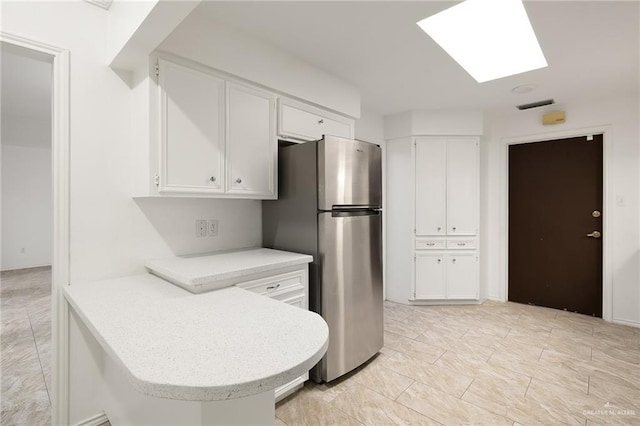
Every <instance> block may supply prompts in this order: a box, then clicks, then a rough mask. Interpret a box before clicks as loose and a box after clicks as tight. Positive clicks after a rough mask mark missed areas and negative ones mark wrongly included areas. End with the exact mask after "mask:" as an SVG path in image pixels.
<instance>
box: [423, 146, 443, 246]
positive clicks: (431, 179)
mask: <svg viewBox="0 0 640 426" xmlns="http://www.w3.org/2000/svg"><path fill="white" fill-rule="evenodd" d="M445 165H446V141H445V140H444V139H441V140H438V139H436V140H428V141H427V140H420V139H418V140H417V141H416V155H415V171H416V186H415V188H416V235H444V234H445V229H446V228H445V224H446V218H445V211H446V210H445V206H446V191H445Z"/></svg>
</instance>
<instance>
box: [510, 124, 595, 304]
mask: <svg viewBox="0 0 640 426" xmlns="http://www.w3.org/2000/svg"><path fill="white" fill-rule="evenodd" d="M589 139H591V140H589ZM602 223H603V221H602V135H593V136H591V137H576V138H569V139H558V140H552V141H545V142H535V143H527V144H520V145H511V146H509V284H508V285H509V300H510V301H512V302H520V303H528V304H533V305H538V306H547V307H550V308H557V309H566V310H568V311H573V312H580V313H583V314H587V315H594V316H597V317H602ZM594 231H597V232H594Z"/></svg>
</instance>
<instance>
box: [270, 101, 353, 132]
mask: <svg viewBox="0 0 640 426" xmlns="http://www.w3.org/2000/svg"><path fill="white" fill-rule="evenodd" d="M353 126H354V122H353V120H351V119H348V118H346V117H341V116H339V115H337V114H332V113H330V112H328V111H322V110H320V109H317V108H314V107H312V106H310V105H305V104H302V103H299V102H295V101H293V100H290V99H281V100H280V101H279V117H278V134H279V135H280V136H282V137H284V138H287V139H296V140H302V141H313V140H318V139H320V138H322V135H332V136H339V137H341V138H347V139H350V138H353Z"/></svg>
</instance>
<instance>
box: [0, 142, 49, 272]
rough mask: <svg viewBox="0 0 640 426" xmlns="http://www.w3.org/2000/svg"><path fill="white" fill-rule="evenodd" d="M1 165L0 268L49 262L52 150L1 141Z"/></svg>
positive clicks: (25, 266) (17, 267)
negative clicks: (0, 251) (0, 235)
mask: <svg viewBox="0 0 640 426" xmlns="http://www.w3.org/2000/svg"><path fill="white" fill-rule="evenodd" d="M49 139H51V137H50V136H49ZM1 167H2V195H1V196H0V198H1V199H2V263H1V264H0V270H3V271H7V270H10V269H21V268H31V267H35V266H45V265H51V250H52V236H53V233H52V224H53V223H52V214H53V211H52V208H51V201H52V199H51V197H52V185H51V149H50V148H46V147H33V146H32V147H30V146H18V145H7V144H5V143H3V144H2V166H1Z"/></svg>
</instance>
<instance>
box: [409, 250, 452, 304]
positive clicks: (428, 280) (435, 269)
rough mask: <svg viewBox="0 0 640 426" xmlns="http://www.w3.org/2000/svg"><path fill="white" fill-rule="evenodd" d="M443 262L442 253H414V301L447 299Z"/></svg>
mask: <svg viewBox="0 0 640 426" xmlns="http://www.w3.org/2000/svg"><path fill="white" fill-rule="evenodd" d="M444 262H445V260H444V255H443V254H442V253H440V254H438V253H416V261H415V268H416V270H415V295H414V298H415V299H418V300H428V299H445V298H446V297H447V295H446V291H445V266H444Z"/></svg>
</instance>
